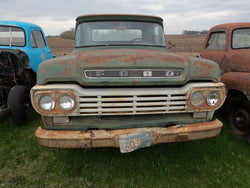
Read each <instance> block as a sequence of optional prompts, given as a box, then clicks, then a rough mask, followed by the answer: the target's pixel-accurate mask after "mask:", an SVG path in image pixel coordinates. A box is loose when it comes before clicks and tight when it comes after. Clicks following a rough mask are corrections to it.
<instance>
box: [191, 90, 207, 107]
mask: <svg viewBox="0 0 250 188" xmlns="http://www.w3.org/2000/svg"><path fill="white" fill-rule="evenodd" d="M190 103H191V104H192V105H193V106H195V107H199V106H201V105H203V103H204V96H203V94H202V93H200V92H198V91H196V92H194V93H192V95H191V97H190Z"/></svg>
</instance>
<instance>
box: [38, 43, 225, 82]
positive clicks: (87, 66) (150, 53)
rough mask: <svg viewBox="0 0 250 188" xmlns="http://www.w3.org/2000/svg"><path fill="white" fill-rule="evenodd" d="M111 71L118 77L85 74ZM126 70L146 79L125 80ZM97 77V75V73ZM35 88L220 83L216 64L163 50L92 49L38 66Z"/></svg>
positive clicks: (126, 78)
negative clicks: (173, 74)
mask: <svg viewBox="0 0 250 188" xmlns="http://www.w3.org/2000/svg"><path fill="white" fill-rule="evenodd" d="M106 70H112V71H116V72H118V73H119V74H120V76H117V77H113V78H111V77H100V78H98V77H88V75H87V74H86V71H97V72H98V71H99V73H98V74H100V72H101V73H102V71H106ZM128 70H130V71H131V70H132V71H133V72H136V71H142V72H143V71H146V73H149V74H148V75H144V76H140V77H134V76H132V77H127V75H126V74H128V73H127V71H128ZM153 70H156V71H160V70H166V71H168V70H170V71H173V70H174V71H175V70H177V71H181V72H182V73H181V75H179V76H176V77H171V76H170V77H158V76H153V75H152V71H153ZM96 74H97V73H96ZM37 75H38V77H37V82H38V84H47V83H50V82H78V83H79V84H81V85H83V86H136V85H141V86H147V85H148V86H149V85H183V84H185V83H187V82H188V81H190V80H199V81H201V80H207V81H215V82H217V81H219V79H220V70H219V67H218V65H217V64H216V63H214V62H212V61H209V60H204V59H198V58H191V57H187V56H184V55H179V54H175V53H169V52H167V51H166V50H165V49H164V50H159V49H125V48H124V49H107V48H106V49H95V50H86V51H83V52H75V53H72V54H70V55H67V56H64V57H61V58H56V59H52V60H48V61H45V62H43V63H42V64H40V66H39V69H38V74H37Z"/></svg>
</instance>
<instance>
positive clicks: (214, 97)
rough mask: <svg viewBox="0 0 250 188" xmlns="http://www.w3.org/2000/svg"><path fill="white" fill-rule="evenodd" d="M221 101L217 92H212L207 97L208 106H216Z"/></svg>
mask: <svg viewBox="0 0 250 188" xmlns="http://www.w3.org/2000/svg"><path fill="white" fill-rule="evenodd" d="M219 100H220V95H219V94H218V93H217V92H212V93H210V94H209V95H208V96H207V105H208V106H215V105H217V104H218V102H219Z"/></svg>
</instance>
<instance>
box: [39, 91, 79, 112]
mask: <svg viewBox="0 0 250 188" xmlns="http://www.w3.org/2000/svg"><path fill="white" fill-rule="evenodd" d="M44 96H49V97H51V98H52V99H53V100H54V101H55V107H54V108H53V109H52V110H50V111H48V110H45V109H43V108H42V107H41V106H40V103H39V101H40V100H41V98H43V97H44ZM63 96H67V97H70V98H71V99H72V100H73V101H74V105H73V106H72V107H71V108H70V109H67V110H66V109H64V108H62V107H61V106H60V102H59V100H60V99H61V97H63ZM35 101H37V102H36V104H35V108H36V109H37V110H38V111H39V112H41V113H42V114H48V115H49V114H67V113H72V112H73V111H75V109H76V107H77V105H76V104H77V97H76V94H75V92H74V91H40V92H37V93H36V94H35Z"/></svg>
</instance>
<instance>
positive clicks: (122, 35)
mask: <svg viewBox="0 0 250 188" xmlns="http://www.w3.org/2000/svg"><path fill="white" fill-rule="evenodd" d="M110 45H146V46H164V47H165V42H164V34H163V29H162V26H161V25H160V24H157V23H150V22H128V21H108V22H107V21H102V22H84V23H80V24H79V25H78V26H77V29H76V39H75V46H76V47H86V46H110Z"/></svg>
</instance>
